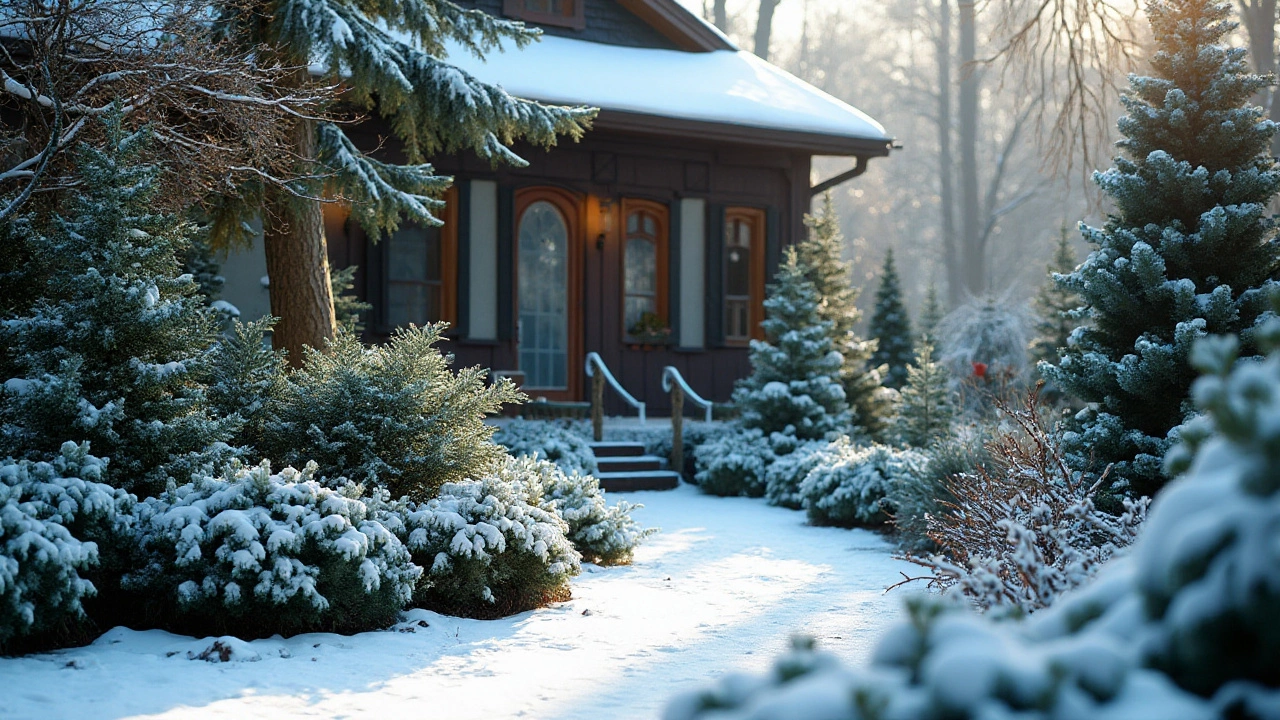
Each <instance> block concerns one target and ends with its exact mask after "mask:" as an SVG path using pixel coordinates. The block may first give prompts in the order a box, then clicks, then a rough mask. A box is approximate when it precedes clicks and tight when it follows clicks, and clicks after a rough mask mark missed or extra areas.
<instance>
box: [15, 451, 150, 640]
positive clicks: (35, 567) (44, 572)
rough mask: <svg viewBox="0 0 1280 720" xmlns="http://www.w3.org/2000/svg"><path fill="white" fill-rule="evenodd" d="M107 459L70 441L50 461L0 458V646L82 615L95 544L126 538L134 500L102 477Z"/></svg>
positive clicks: (90, 587) (54, 629) (49, 630)
mask: <svg viewBox="0 0 1280 720" xmlns="http://www.w3.org/2000/svg"><path fill="white" fill-rule="evenodd" d="M105 464H106V462H105V461H104V460H100V459H98V458H96V457H94V456H92V455H90V454H89V445H88V443H82V444H80V445H76V444H75V443H71V442H67V443H63V445H62V449H61V452H60V454H59V455H58V456H57V457H56V458H54V459H53V461H52V462H32V461H29V460H21V461H15V460H0V650H4V649H5V648H6V646H7V645H9V643H10V642H11V641H13V640H15V639H20V638H23V637H27V636H32V635H40V634H47V633H56V632H57V631H59V630H63V629H66V628H67V626H68V625H71V624H75V623H77V622H78V621H80V620H81V619H83V618H84V607H83V605H82V600H84V599H85V598H86V597H90V596H92V595H94V594H96V592H97V589H96V588H95V587H94V585H93V582H92V581H91V580H90V579H89V578H88V577H86V575H87V574H88V573H89V572H90V571H91V570H92V569H93V568H94V567H95V566H97V564H98V544H99V543H100V542H101V543H105V544H107V545H108V546H110V545H111V544H114V543H117V542H118V543H125V542H127V539H126V538H127V522H128V520H129V518H130V509H131V507H132V504H133V498H132V497H131V496H129V495H127V494H126V493H125V492H124V491H123V490H119V489H116V488H112V487H111V486H109V485H106V484H104V483H101V482H99V480H100V479H101V478H102V470H103V466H104V465H105ZM108 549H109V548H108Z"/></svg>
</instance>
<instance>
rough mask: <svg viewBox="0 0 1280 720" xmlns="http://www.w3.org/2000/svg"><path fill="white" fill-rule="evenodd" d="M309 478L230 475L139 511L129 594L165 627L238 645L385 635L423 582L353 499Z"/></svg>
mask: <svg viewBox="0 0 1280 720" xmlns="http://www.w3.org/2000/svg"><path fill="white" fill-rule="evenodd" d="M315 472H316V468H315V466H314V465H308V466H307V467H306V468H305V469H303V470H302V471H298V470H295V469H293V468H285V469H284V470H282V471H280V472H279V473H278V474H273V473H272V472H271V466H270V464H269V463H268V462H267V461H263V462H262V464H260V465H257V466H243V465H240V464H239V463H234V462H233V463H231V464H229V465H228V466H227V467H226V468H225V469H224V470H223V472H222V474H221V475H212V474H209V473H197V474H196V475H195V476H193V477H192V480H191V482H189V483H186V484H184V485H180V486H177V487H174V488H171V489H169V490H167V491H165V492H164V493H163V494H162V495H160V496H159V497H157V498H149V499H147V500H146V501H145V502H144V503H140V504H139V505H138V508H137V510H138V513H137V514H138V540H139V542H140V544H141V545H142V547H143V548H144V549H145V550H146V551H147V553H148V556H149V562H148V564H147V565H146V566H144V567H141V568H137V569H136V570H134V571H133V572H131V573H129V574H128V575H127V576H126V577H125V579H124V582H123V586H124V588H125V590H126V591H127V592H132V593H134V594H136V595H137V596H138V597H139V598H140V601H141V602H145V603H148V604H149V605H150V608H149V612H150V613H151V615H152V617H153V618H154V619H156V620H158V623H159V624H160V625H162V626H164V627H168V628H172V629H174V630H176V631H179V632H185V633H189V634H214V635H224V634H234V635H236V636H238V637H242V638H243V637H266V636H270V635H273V634H276V633H280V634H283V635H291V634H295V633H301V632H311V631H322V630H323V631H333V632H343V633H351V632H358V631H362V630H370V629H375V628H381V627H386V626H388V625H390V624H391V623H393V622H394V621H395V618H396V616H397V613H398V612H399V611H400V610H401V609H402V608H403V607H404V606H405V605H406V604H407V603H408V602H409V600H410V599H411V598H412V597H413V592H414V588H415V586H416V585H417V583H418V580H419V578H420V577H421V576H422V568H420V567H418V566H417V565H415V564H414V563H413V561H412V559H411V557H410V554H409V551H408V550H407V549H406V548H405V546H404V544H403V543H401V541H400V539H399V538H398V537H396V535H394V534H393V533H392V532H391V530H389V529H388V528H387V527H386V526H384V525H383V524H382V523H381V522H380V521H379V520H378V519H375V517H374V513H373V512H371V509H370V507H369V506H368V504H367V503H366V502H364V501H362V500H361V499H360V498H359V495H360V490H361V488H359V487H358V486H354V485H350V484H347V485H344V486H342V487H341V488H340V489H331V488H328V487H325V486H323V485H321V484H320V483H319V482H317V481H316V480H315V477H314V476H315Z"/></svg>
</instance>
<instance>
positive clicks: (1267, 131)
mask: <svg viewBox="0 0 1280 720" xmlns="http://www.w3.org/2000/svg"><path fill="white" fill-rule="evenodd" d="M1148 7H1149V16H1150V19H1151V27H1152V31H1153V35H1154V39H1155V43H1156V47H1157V52H1156V53H1155V55H1154V56H1153V57H1152V60H1151V67H1152V70H1153V72H1154V77H1139V76H1134V77H1133V78H1131V80H1130V86H1131V92H1130V93H1129V94H1128V95H1126V96H1125V97H1124V98H1123V102H1124V104H1125V109H1126V110H1127V111H1128V115H1126V116H1125V117H1123V118H1121V120H1120V122H1119V127H1120V131H1121V132H1122V133H1123V134H1124V136H1125V139H1124V140H1122V141H1121V142H1120V143H1119V145H1120V147H1121V149H1122V150H1123V153H1124V154H1123V155H1122V156H1121V157H1118V158H1116V161H1115V167H1114V168H1112V169H1111V170H1108V171H1107V172H1104V173H1098V174H1096V175H1095V181H1096V182H1097V183H1098V185H1099V186H1100V187H1101V188H1102V189H1103V190H1104V191H1105V192H1106V194H1107V195H1108V196H1109V197H1110V198H1111V200H1112V202H1114V205H1115V210H1114V212H1113V214H1112V215H1111V216H1110V218H1109V220H1108V221H1107V223H1106V225H1105V226H1104V227H1102V228H1085V230H1084V234H1085V238H1086V239H1087V240H1088V241H1089V242H1090V243H1091V244H1092V245H1094V246H1095V249H1094V251H1093V252H1092V253H1091V254H1090V255H1089V257H1088V259H1087V260H1085V262H1084V263H1083V264H1082V265H1081V266H1080V267H1079V269H1077V270H1076V271H1075V272H1073V273H1071V274H1070V275H1068V276H1066V277H1064V278H1062V280H1061V282H1062V284H1063V285H1064V286H1065V287H1066V288H1067V289H1069V290H1071V291H1074V292H1077V293H1079V294H1080V296H1081V297H1082V298H1083V300H1084V304H1085V305H1086V306H1087V308H1088V309H1087V313H1086V314H1085V316H1084V318H1083V319H1084V320H1085V321H1087V325H1086V326H1085V327H1083V328H1081V329H1079V330H1077V331H1075V333H1074V334H1073V335H1072V343H1071V345H1070V346H1069V347H1068V348H1067V350H1066V351H1065V353H1064V354H1063V356H1062V359H1061V361H1060V362H1059V363H1058V364H1057V365H1056V366H1055V365H1047V366H1045V367H1043V368H1042V371H1041V372H1042V374H1043V375H1044V377H1045V378H1046V379H1047V380H1048V381H1049V382H1051V383H1054V384H1056V385H1058V386H1059V387H1061V388H1062V389H1063V390H1065V391H1066V392H1067V393H1069V394H1070V395H1073V396H1075V397H1077V398H1079V399H1080V400H1082V401H1084V402H1086V403H1089V404H1090V406H1089V407H1088V408H1087V409H1086V410H1084V411H1082V412H1081V413H1079V414H1078V415H1077V416H1076V417H1075V418H1074V422H1073V425H1072V427H1071V432H1068V433H1067V434H1066V435H1065V437H1064V445H1065V448H1066V450H1067V452H1068V454H1069V455H1070V456H1071V457H1072V461H1073V462H1075V463H1077V464H1081V463H1089V464H1091V466H1093V467H1096V468H1099V469H1100V468H1101V467H1105V466H1106V465H1107V464H1114V467H1113V469H1112V474H1113V476H1115V477H1116V478H1117V479H1118V480H1120V481H1122V482H1121V483H1120V484H1119V486H1118V487H1119V488H1124V487H1125V486H1126V484H1127V487H1128V489H1129V490H1128V491H1129V492H1131V493H1133V494H1134V495H1144V494H1151V493H1153V492H1154V491H1155V490H1157V489H1159V488H1160V486H1162V485H1163V484H1164V482H1165V475H1164V474H1163V472H1162V471H1161V458H1162V457H1163V456H1164V454H1165V452H1166V451H1167V450H1168V448H1169V447H1170V446H1171V445H1172V444H1173V443H1174V442H1175V438H1174V437H1173V436H1172V435H1171V434H1170V433H1171V431H1172V430H1173V429H1174V428H1176V427H1178V426H1179V425H1180V424H1181V423H1183V422H1184V421H1185V420H1186V419H1187V418H1188V416H1189V415H1190V413H1191V406H1190V403H1189V401H1188V398H1189V395H1190V388H1191V383H1192V381H1193V380H1194V377H1195V373H1194V371H1193V370H1192V368H1191V365H1190V363H1189V362H1188V361H1187V357H1188V354H1189V353H1190V350H1191V345H1192V343H1194V342H1195V340H1196V338H1199V337H1202V336H1204V335H1205V334H1206V333H1211V334H1227V335H1232V336H1236V337H1240V338H1241V339H1242V345H1241V347H1242V353H1243V354H1244V355H1245V356H1253V355H1256V354H1257V350H1256V349H1255V347H1254V343H1253V340H1252V332H1251V331H1252V329H1253V328H1254V326H1255V323H1256V322H1257V321H1258V318H1259V317H1260V316H1262V315H1263V314H1264V313H1265V312H1266V311H1267V309H1268V308H1267V300H1266V292H1265V291H1264V288H1266V287H1267V286H1269V285H1271V284H1272V283H1273V281H1274V279H1275V278H1276V275H1277V272H1278V271H1280V262H1278V255H1277V247H1276V241H1275V231H1274V225H1273V222H1272V220H1271V219H1270V218H1268V216H1267V209H1266V207H1267V203H1268V202H1270V200H1271V199H1272V198H1274V197H1275V195H1276V191H1277V188H1280V171H1277V168H1276V165H1275V162H1274V160H1273V159H1272V157H1271V151H1270V147H1271V137H1272V135H1273V134H1274V132H1275V127H1274V125H1273V124H1272V123H1271V122H1270V121H1269V120H1266V119H1264V114H1263V112H1264V111H1263V110H1262V109H1261V108H1259V107H1256V106H1254V105H1253V104H1252V102H1251V98H1252V97H1253V95H1254V93H1256V92H1257V91H1259V90H1261V89H1263V88H1266V87H1268V86H1269V85H1270V84H1271V83H1272V78H1270V77H1269V76H1268V77H1263V76H1259V75H1255V74H1252V73H1250V72H1249V70H1248V68H1247V67H1246V65H1245V50H1244V49H1243V48H1238V47H1230V46H1228V45H1227V44H1225V37H1226V36H1227V35H1228V34H1229V33H1231V32H1232V31H1233V30H1234V28H1235V23H1233V22H1230V21H1229V20H1228V16H1229V14H1230V6H1229V5H1227V4H1223V3H1218V2H1212V1H1210V0H1177V1H1169V2H1152V3H1150V4H1149V5H1148Z"/></svg>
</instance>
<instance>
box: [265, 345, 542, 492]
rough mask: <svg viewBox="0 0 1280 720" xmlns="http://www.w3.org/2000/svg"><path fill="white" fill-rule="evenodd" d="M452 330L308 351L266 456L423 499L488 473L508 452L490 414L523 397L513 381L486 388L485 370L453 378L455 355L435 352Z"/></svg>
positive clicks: (268, 436)
mask: <svg viewBox="0 0 1280 720" xmlns="http://www.w3.org/2000/svg"><path fill="white" fill-rule="evenodd" d="M444 328H445V325H443V324H436V325H429V326H427V327H422V328H409V329H403V330H398V331H397V332H396V334H395V335H394V336H392V338H391V340H390V342H388V343H387V344H386V345H381V346H378V347H366V346H365V345H364V344H362V343H361V342H360V341H359V340H358V339H357V338H355V337H354V336H353V335H351V334H350V333H347V332H339V333H338V338H337V339H336V340H335V341H334V342H333V343H332V344H331V345H330V347H329V350H328V352H320V351H317V350H308V351H307V355H306V359H305V361H304V362H303V366H302V368H300V369H298V370H296V371H294V372H293V373H290V375H289V387H288V388H287V389H286V391H285V393H284V399H283V400H282V401H281V402H279V403H278V404H277V408H276V411H275V416H276V419H273V420H272V421H271V422H269V423H268V424H267V428H266V433H265V436H264V440H263V443H264V447H262V448H259V450H261V451H262V452H261V454H262V455H264V456H266V457H269V458H271V459H273V460H277V461H280V462H285V463H291V464H298V465H301V464H303V463H304V462H308V461H312V460H314V461H315V462H316V463H317V464H318V465H319V470H318V472H317V475H318V476H320V477H324V478H338V477H346V478H349V479H350V480H352V481H353V482H357V483H361V484H363V485H364V486H365V487H366V488H370V489H372V488H378V487H382V488H386V489H387V490H388V491H390V493H391V495H392V497H400V496H401V495H409V496H410V497H411V498H413V499H415V500H418V501H425V500H428V499H430V498H431V497H433V496H434V495H435V492H436V490H437V489H438V488H439V487H440V486H441V485H442V484H443V483H445V482H449V481H455V480H461V479H463V478H466V477H471V476H475V475H477V474H479V473H482V472H484V471H485V470H486V469H487V468H488V467H489V466H491V465H492V464H493V463H494V462H496V461H498V460H500V459H501V458H502V457H504V456H505V455H506V451H504V450H503V449H502V448H501V447H499V446H498V445H495V444H494V443H493V442H492V441H491V440H490V438H491V437H492V436H493V431H494V428H493V427H491V426H489V425H486V424H485V423H484V418H485V416H486V415H487V414H490V413H495V412H498V411H499V410H500V409H501V408H502V405H503V403H507V402H518V401H519V400H520V398H521V397H523V396H521V395H520V394H519V393H518V392H517V391H516V389H515V386H514V385H512V384H511V383H510V382H509V381H506V380H503V381H501V382H497V383H494V384H492V385H485V377H486V376H487V374H488V371H486V370H484V369H483V368H478V367H472V368H463V369H461V370H459V371H458V372H457V373H454V372H452V371H451V370H450V369H449V364H450V363H451V362H452V360H453V358H452V356H448V355H445V354H444V353H442V352H441V351H440V349H439V348H437V347H436V343H438V342H439V341H440V339H441V337H442V336H441V333H443V332H444Z"/></svg>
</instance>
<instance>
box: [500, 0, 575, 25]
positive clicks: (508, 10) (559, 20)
mask: <svg viewBox="0 0 1280 720" xmlns="http://www.w3.org/2000/svg"><path fill="white" fill-rule="evenodd" d="M565 1H566V2H570V3H573V4H572V6H571V7H570V12H569V13H568V14H566V15H557V14H555V13H543V12H534V11H533V10H526V9H525V2H524V0H502V14H503V15H506V16H507V17H509V18H515V19H517V20H524V21H525V22H530V23H537V24H539V25H555V26H557V27H566V28H570V29H573V30H582V29H583V28H585V27H586V26H587V16H586V14H585V13H584V12H583V8H584V7H585V6H586V0H565Z"/></svg>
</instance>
